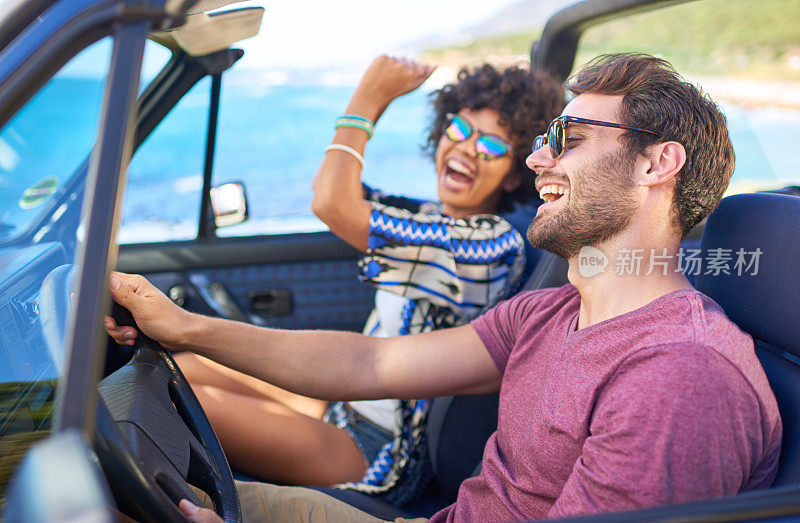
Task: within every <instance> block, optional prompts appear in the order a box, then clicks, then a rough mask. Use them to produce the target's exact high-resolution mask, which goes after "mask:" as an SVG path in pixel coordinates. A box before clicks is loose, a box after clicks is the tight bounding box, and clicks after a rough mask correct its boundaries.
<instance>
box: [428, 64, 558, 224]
mask: <svg viewBox="0 0 800 523" xmlns="http://www.w3.org/2000/svg"><path fill="white" fill-rule="evenodd" d="M431 99H432V102H433V108H434V112H435V114H434V119H433V122H432V123H431V126H430V130H429V133H428V140H427V143H426V144H425V146H424V150H425V151H426V152H427V153H428V154H429V155H430V156H431V157H433V158H435V156H436V148H437V146H438V144H439V140H440V139H441V137H442V134H443V133H444V127H445V122H446V120H447V114H448V113H457V112H459V111H460V110H462V109H470V110H473V111H477V110H480V109H494V110H495V111H497V112H498V113H499V114H500V120H499V123H500V125H502V126H505V127H506V128H507V129H508V131H509V138H510V140H509V141H510V142H511V145H512V147H514V164H515V168H516V169H517V170H519V171H520V172H521V173H530V169H528V168H527V167H526V166H525V158H527V156H528V153H529V152H530V150H531V149H530V148H531V144H532V143H533V139H534V138H535V137H536V136H537V135H540V134H542V133H544V132H545V130H546V128H547V125H548V124H549V123H550V121H551V120H552V119H553V118H555V117H556V116H558V115H559V114H560V113H561V110H562V109H563V108H564V90H563V88H562V87H561V84H560V83H558V81H556V80H555V79H554V78H553V77H552V76H550V75H549V74H547V73H545V72H542V71H528V70H527V69H523V68H521V67H517V66H512V67H509V68H507V69H504V70H503V71H499V70H497V69H496V68H495V67H494V66H492V65H490V64H484V65H482V66H480V67H478V68H476V69H474V70H468V69H466V68H463V69H461V70H460V71H459V73H458V79H457V81H456V82H455V83H452V84H447V85H445V86H444V87H442V88H441V89H439V90H437V91H434V92H433V93H431ZM534 196H536V188H535V187H534V179H533V176H524V175H523V176H522V184H520V186H519V188H518V189H517V190H515V191H514V192H512V193H504V194H503V197H502V198H501V199H500V203H499V205H498V209H497V212H507V211H510V210H511V209H512V208H513V207H514V203H515V202H520V203H526V202H528V201H530V200H531V199H532V198H533V197H534Z"/></svg>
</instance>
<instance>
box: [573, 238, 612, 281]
mask: <svg viewBox="0 0 800 523" xmlns="http://www.w3.org/2000/svg"><path fill="white" fill-rule="evenodd" d="M607 266H608V257H607V256H606V255H605V254H603V251H601V250H600V249H595V248H594V247H590V246H588V245H587V246H585V247H581V251H580V252H579V253H578V273H579V274H580V275H581V276H583V277H584V278H591V277H592V276H597V275H598V274H600V273H601V272H605V270H606V267H607Z"/></svg>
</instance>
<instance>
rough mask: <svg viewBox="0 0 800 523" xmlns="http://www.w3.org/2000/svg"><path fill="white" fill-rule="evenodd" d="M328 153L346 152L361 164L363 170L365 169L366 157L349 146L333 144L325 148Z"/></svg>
mask: <svg viewBox="0 0 800 523" xmlns="http://www.w3.org/2000/svg"><path fill="white" fill-rule="evenodd" d="M328 151H342V152H346V153H347V154H349V155H350V156H352V157H353V158H355V159H356V160H358V163H360V164H361V168H362V169H363V168H364V157H363V156H361V154H359V152H358V151H356V150H355V149H353V148H352V147H349V146H347V145H342V144H340V143H332V144H330V145H329V146H327V147H326V148H325V152H326V153H327V152H328Z"/></svg>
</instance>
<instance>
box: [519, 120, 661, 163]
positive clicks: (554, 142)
mask: <svg viewBox="0 0 800 523" xmlns="http://www.w3.org/2000/svg"><path fill="white" fill-rule="evenodd" d="M570 123H582V124H586V125H600V126H603V127H615V128H617V129H627V130H629V131H641V132H643V133H650V134H654V135H656V136H658V133H657V132H655V131H651V130H649V129H642V128H641V127H632V126H630V125H624V124H621V123H612V122H601V121H600V120H589V119H587V118H578V117H576V116H566V115H564V116H559V117H558V118H556V119H555V120H553V121H552V122H550V125H549V126H548V127H547V131H545V133H544V134H540V135H539V136H537V137H536V139H535V140H533V147H531V153H533V152H534V151H537V150H539V149H541V148H542V147H544V146H545V145H549V146H550V155H551V156H552V157H553V159H554V160H555V159H556V158H558V157H560V156H561V155H562V154H564V146H565V145H566V141H567V124H570Z"/></svg>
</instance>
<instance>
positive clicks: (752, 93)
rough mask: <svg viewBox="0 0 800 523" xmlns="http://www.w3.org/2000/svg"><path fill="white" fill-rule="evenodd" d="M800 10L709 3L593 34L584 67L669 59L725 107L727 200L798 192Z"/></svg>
mask: <svg viewBox="0 0 800 523" xmlns="http://www.w3.org/2000/svg"><path fill="white" fill-rule="evenodd" d="M798 18H800V2H796V1H794V0H737V1H736V2H731V1H730V0H705V1H703V2H689V3H686V4H683V5H677V6H673V7H669V8H662V9H658V10H656V11H653V12H650V13H645V14H641V15H635V16H629V17H625V18H623V19H618V20H615V21H611V22H607V23H604V24H601V25H598V26H596V27H593V28H592V29H590V30H589V31H587V32H586V34H585V35H584V36H583V37H582V38H581V42H580V46H579V49H578V56H577V59H576V66H580V65H582V64H583V63H585V62H586V61H588V60H589V59H591V58H592V57H594V56H597V55H598V54H602V53H610V52H623V51H635V52H645V53H649V54H653V55H656V56H659V57H661V58H665V59H666V60H668V61H670V62H671V63H672V64H673V65H674V66H675V68H676V69H677V71H678V72H679V73H681V74H682V75H683V76H684V77H685V78H687V79H688V80H690V81H692V82H693V83H696V84H699V85H700V86H701V87H702V88H703V89H704V90H705V91H706V92H708V93H709V94H710V95H711V97H712V98H714V99H715V100H717V101H718V102H719V103H720V106H721V108H722V110H723V111H724V113H725V115H726V116H727V118H728V127H729V133H730V135H731V140H732V141H733V145H734V149H735V151H736V170H735V172H734V175H733V178H732V179H731V185H730V187H729V190H728V194H731V193H736V192H748V191H754V190H761V189H771V188H778V187H783V186H785V185H789V184H800V171H798V169H797V165H798V163H800V162H799V160H800V156H798V155H800V150H798V148H797V146H796V144H798V143H800V95H798V93H800V25H798V24H797V23H796V21H797V20H798Z"/></svg>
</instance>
